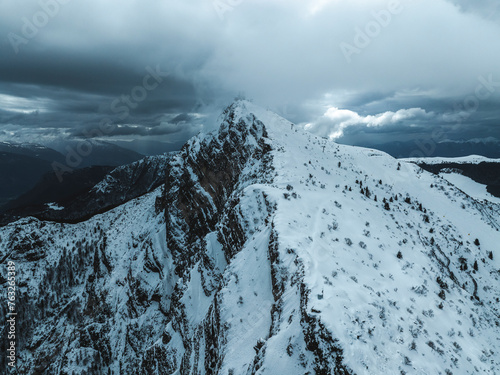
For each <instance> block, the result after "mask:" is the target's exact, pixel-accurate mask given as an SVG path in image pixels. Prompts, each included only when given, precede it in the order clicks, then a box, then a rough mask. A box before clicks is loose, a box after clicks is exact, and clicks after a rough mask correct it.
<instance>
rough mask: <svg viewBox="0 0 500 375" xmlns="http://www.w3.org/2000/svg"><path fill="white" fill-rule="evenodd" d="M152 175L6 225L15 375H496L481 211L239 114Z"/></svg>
mask: <svg viewBox="0 0 500 375" xmlns="http://www.w3.org/2000/svg"><path fill="white" fill-rule="evenodd" d="M145 173H146V172H145ZM164 173H165V176H166V178H165V184H164V186H163V187H161V188H157V189H155V190H154V191H152V192H151V193H149V194H146V195H144V196H141V197H139V198H137V199H134V200H132V201H130V202H128V203H126V204H123V205H120V206H118V207H116V208H114V209H113V210H111V211H109V212H106V213H104V214H102V215H97V216H95V217H93V218H91V219H89V220H87V221H84V222H81V223H78V224H74V225H70V224H57V223H49V222H42V221H38V220H36V219H23V220H21V221H19V222H16V223H13V224H10V225H8V226H6V227H4V228H2V230H1V231H0V260H1V261H2V264H5V262H6V261H8V260H12V261H14V262H15V263H16V267H17V272H18V275H17V308H18V311H19V318H18V319H19V321H18V326H17V329H18V332H17V333H18V335H17V336H18V341H17V345H18V353H19V358H18V363H17V364H18V372H19V373H23V374H64V375H66V374H67V375H70V374H158V375H159V374H182V375H184V374H214V375H215V374H233V375H239V374H244V375H251V374H334V375H339V374H341V375H351V374H385V373H391V374H413V373H415V374H430V373H432V374H446V375H449V374H472V373H477V374H488V373H489V374H494V373H495V372H498V371H500V364H499V360H498V350H500V344H499V337H500V335H499V333H500V329H499V328H498V326H499V325H500V322H499V321H500V319H499V315H498V301H499V298H500V291H499V290H498V288H497V287H496V286H497V285H498V281H499V272H498V270H499V269H500V263H499V259H500V254H497V251H496V249H497V248H496V247H495V246H496V244H498V242H499V241H500V232H497V231H496V229H495V228H496V227H497V226H498V225H499V223H498V221H499V220H498V218H497V217H495V216H494V215H491V214H490V212H495V211H494V209H497V207H496V206H495V205H493V204H489V203H487V202H477V201H474V200H473V199H471V198H470V197H468V196H467V195H465V194H463V193H462V192H461V191H459V190H458V189H456V188H455V187H453V186H451V185H449V184H446V183H445V182H443V181H442V180H440V179H439V178H438V177H436V176H433V175H431V174H430V173H426V172H424V171H422V170H421V169H420V168H418V167H417V166H414V165H411V164H404V165H403V166H398V162H397V161H396V160H395V159H392V158H390V157H389V156H387V155H385V154H383V153H380V152H376V151H373V150H366V149H358V148H353V147H345V146H339V145H336V144H334V143H332V142H328V141H326V140H324V139H318V138H315V137H313V136H311V135H310V134H308V133H306V132H304V131H303V130H301V129H297V127H295V126H294V125H293V124H291V123H289V122H287V121H286V120H284V119H281V118H279V117H278V116H277V115H274V114H272V113H270V112H268V111H265V110H262V109H260V108H258V107H255V106H253V105H252V104H251V103H248V102H237V103H235V104H233V105H232V106H230V107H228V109H227V110H226V111H225V112H224V113H223V115H222V118H221V126H220V128H219V130H218V131H216V132H214V133H212V134H208V135H199V136H197V137H195V138H193V139H192V140H190V141H189V142H188V143H187V144H186V145H185V146H184V148H183V149H182V151H181V152H180V153H178V154H177V155H175V156H174V157H173V158H172V159H171V160H169V161H168V163H167V165H166V168H165V172H164ZM128 175H129V174H127V176H128ZM113 178H114V179H115V180H114V181H113V184H114V185H113V186H117V185H118V181H119V180H120V178H122V177H120V176H118V175H116V176H114V177H113ZM431 185H432V187H430V186H431ZM151 188H154V185H151ZM375 198H377V199H375ZM475 238H478V240H477V242H476V241H474V240H475ZM490 254H491V256H490ZM0 283H1V284H3V285H6V279H5V278H2V279H0ZM0 309H2V310H1V312H2V313H3V314H4V315H5V313H6V305H5V304H2V305H1V306H0ZM3 329H4V331H3V332H2V334H5V328H3ZM4 345H5V341H2V342H1V343H0V346H1V347H0V350H4V349H6V348H5V347H4ZM1 361H3V362H2V363H0V365H2V366H4V367H3V368H6V367H5V366H6V363H5V357H2V359H1Z"/></svg>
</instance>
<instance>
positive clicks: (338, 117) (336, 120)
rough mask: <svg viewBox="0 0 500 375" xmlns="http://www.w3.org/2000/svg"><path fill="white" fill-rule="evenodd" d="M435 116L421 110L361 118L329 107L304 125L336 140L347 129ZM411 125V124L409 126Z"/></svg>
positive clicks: (389, 112)
mask: <svg viewBox="0 0 500 375" xmlns="http://www.w3.org/2000/svg"><path fill="white" fill-rule="evenodd" d="M435 116H436V115H435V114H434V113H433V112H426V111H425V110H424V109H422V108H409V109H400V110H398V111H396V112H392V111H387V112H384V113H379V114H376V115H367V116H362V115H359V114H358V113H357V112H354V111H351V110H348V109H339V108H337V107H330V108H328V109H327V111H326V112H325V113H324V114H323V115H322V116H321V117H320V118H319V119H318V120H316V121H315V122H312V123H308V124H306V125H305V128H306V129H307V130H310V131H311V132H313V133H315V134H318V135H320V136H322V137H328V138H330V139H338V138H340V137H342V136H343V135H344V131H345V129H346V128H348V127H355V126H357V127H368V128H370V127H383V126H389V125H398V124H401V125H403V124H408V122H410V123H411V122H412V121H423V120H429V119H431V118H433V117H435ZM410 125H411V124H410Z"/></svg>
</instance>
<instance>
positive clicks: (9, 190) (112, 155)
mask: <svg viewBox="0 0 500 375" xmlns="http://www.w3.org/2000/svg"><path fill="white" fill-rule="evenodd" d="M77 146H78V142H76V141H72V142H68V143H67V144H66V146H65V147H70V148H72V149H73V150H76V149H77ZM142 158H143V155H141V154H139V153H137V152H135V151H132V150H129V149H126V148H123V147H120V146H118V145H114V144H111V143H107V142H101V141H92V152H91V153H90V154H89V155H88V156H84V157H81V158H80V159H81V160H79V163H78V165H76V166H75V167H72V168H71V169H73V170H75V169H76V170H77V169H82V168H87V167H91V166H107V167H116V166H120V165H124V164H129V163H132V162H134V161H137V160H140V159H142ZM54 162H56V163H59V164H60V165H67V160H66V155H65V154H63V153H61V152H58V151H56V150H54V149H52V148H48V147H45V146H41V145H38V144H30V143H24V144H20V143H9V142H0V176H1V177H2V181H1V182H2V183H0V206H1V205H4V204H6V203H7V202H9V201H10V200H13V199H15V198H17V197H19V196H21V195H22V194H24V193H26V192H27V191H29V190H30V189H32V188H33V187H34V186H35V185H36V184H37V183H38V182H39V181H40V180H41V179H42V177H43V176H44V175H45V174H47V173H50V172H53V170H54V169H53V163H54ZM101 177H102V176H101Z"/></svg>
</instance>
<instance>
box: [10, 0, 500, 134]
mask: <svg viewBox="0 0 500 375" xmlns="http://www.w3.org/2000/svg"><path fill="white" fill-rule="evenodd" d="M221 1H222V2H223V3H224V4H225V5H226V6H224V7H222V8H221V7H220V6H219V8H217V7H216V6H215V5H217V4H219V5H220V1H218V2H215V1H212V0H194V1H190V2H186V1H181V0H171V1H168V2H165V1H159V0H151V1H147V2H136V1H131V0H130V1H129V0H126V1H118V0H110V1H106V2H102V1H98V0H89V1H86V2H77V1H62V0H43V1H41V2H39V1H35V0H29V1H24V2H22V4H21V3H19V2H15V1H3V2H0V36H1V38H0V130H1V131H2V133H0V134H1V136H2V139H7V138H9V139H24V140H29V139H30V137H33V138H35V139H38V140H43V137H48V138H50V137H57V136H61V137H75V136H80V135H82V134H83V132H84V131H85V130H87V131H89V130H91V129H92V128H95V127H96V126H98V124H99V122H100V121H102V119H103V118H109V119H110V121H111V122H113V123H115V124H117V125H119V126H117V127H116V131H115V132H113V134H110V135H109V137H111V138H113V137H115V138H126V139H132V138H134V137H139V138H140V137H146V138H161V139H163V140H167V141H170V140H171V139H175V141H176V142H177V141H179V138H182V137H184V138H185V139H187V138H188V137H190V136H192V135H193V134H195V133H196V132H198V131H199V130H200V127H202V126H204V128H205V129H206V128H210V126H211V125H210V123H211V119H213V118H214V117H215V116H216V114H217V113H218V112H219V111H220V109H221V106H222V104H227V103H228V101H230V100H231V98H233V97H234V96H235V95H236V94H237V93H239V92H244V93H246V95H247V97H249V98H253V99H254V100H255V102H256V103H257V104H261V105H263V106H265V107H268V108H270V109H273V110H275V111H276V112H278V113H280V114H281V115H283V116H284V117H287V118H289V119H291V120H292V121H294V122H297V123H303V124H304V125H306V124H308V125H307V127H308V128H309V129H311V130H312V131H316V132H317V133H318V134H321V135H326V136H332V134H333V135H334V136H333V137H332V138H335V139H342V138H339V137H347V136H349V137H351V138H353V139H354V138H355V137H356V136H357V135H360V136H361V135H362V134H378V135H380V136H382V137H384V136H385V137H395V136H396V135H397V136H409V137H411V136H412V134H417V133H422V132H426V131H428V129H430V128H432V126H439V124H443V126H444V127H445V128H446V129H447V131H449V132H450V137H451V136H455V137H462V136H464V137H465V136H467V137H475V136H476V135H477V134H480V135H481V136H482V135H484V134H486V133H487V132H488V131H489V132H490V133H491V134H493V133H495V134H496V132H497V129H498V124H497V123H496V120H495V119H498V118H500V113H499V111H500V110H499V108H500V105H499V104H500V87H497V86H495V91H494V92H492V93H491V95H490V96H489V97H488V98H485V99H481V100H480V104H479V106H478V108H475V109H474V111H473V113H472V114H470V115H469V116H466V118H465V117H463V118H462V121H461V122H460V123H455V124H454V125H450V124H449V122H447V121H445V119H446V118H447V119H448V120H449V119H450V118H452V119H454V118H456V117H457V116H458V113H460V109H457V108H459V107H460V106H461V105H462V106H463V104H464V101H466V100H467V98H468V97H470V96H471V95H474V93H475V89H476V86H477V84H478V77H488V75H492V77H493V80H494V82H500V64H498V62H499V61H500V27H499V26H498V24H497V23H495V22H492V20H498V19H500V16H499V12H498V2H497V1H496V0H480V1H474V2H471V1H465V0H418V1H410V0H401V1H400V2H399V7H398V8H397V9H398V11H397V12H396V11H395V12H392V13H391V11H389V1H386V0H371V1H361V0H358V1H352V2H349V1H339V0H311V1H308V2H304V1H300V0H290V1H287V2H283V1H278V0H273V1H263V0H246V1H243V2H240V3H238V4H237V5H236V2H230V1H225V0H221ZM43 4H46V5H43ZM47 4H52V8H50V7H49V8H47ZM54 4H55V5H54ZM391 9H392V8H391ZM40 12H42V13H43V12H45V13H46V14H47V17H46V21H47V22H43V23H44V25H40V22H41V21H44V20H43V19H40V18H38V19H37V18H36V17H37V15H38V17H40V14H41V13H40ZM388 12H389V13H388ZM374 22H375V23H378V26H376V27H378V31H377V30H376V31H377V32H376V33H375V34H373V32H372V33H371V34H370V35H371V36H370V35H367V31H366V30H367V27H368V25H372V27H373V25H374ZM37 23H38V26H37ZM372 31H373V29H372ZM26 32H28V34H29V35H27V34H26ZM361 34H363V35H361ZM360 40H361V41H362V42H363V43H362V44H363V45H362V46H361V45H359V43H358V44H356V43H357V42H360ZM345 44H349V45H352V46H353V47H354V48H355V49H356V52H355V53H353V54H352V55H351V56H349V59H346V56H345V51H343V50H342V48H341V46H342V45H345ZM148 67H149V68H148ZM157 67H159V68H158V69H159V70H160V71H161V72H164V74H165V75H164V76H162V82H161V84H159V85H158V86H157V87H155V89H154V90H151V91H147V97H146V98H145V99H144V100H142V101H141V102H140V103H136V102H132V104H126V105H127V107H128V108H127V111H121V112H117V111H116V110H113V108H115V109H116V107H117V105H115V106H114V107H113V103H114V102H115V101H116V100H118V101H119V104H120V106H123V105H125V103H126V100H127V99H126V97H127V96H128V97H131V96H132V91H133V90H134V88H136V87H142V86H143V85H144V83H143V82H144V78H145V76H146V75H148V74H151V73H150V71H149V70H148V69H157ZM167 73H168V75H167ZM138 90H139V89H138ZM135 93H136V94H138V93H140V90H139V91H137V90H136V92H135ZM129 100H130V99H129ZM335 109H337V110H338V111H342V110H346V111H350V112H336V111H335ZM447 114H448V117H446V115H447ZM342 116H347V117H345V118H344V117H342ZM474 129H475V130H474ZM36 134H38V135H39V137H38V138H37V136H36ZM23 137H24V138H23ZM0 140H1V139H0Z"/></svg>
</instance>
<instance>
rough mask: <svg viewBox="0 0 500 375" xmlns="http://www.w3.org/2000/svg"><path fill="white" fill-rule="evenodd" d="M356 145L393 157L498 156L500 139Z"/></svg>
mask: <svg viewBox="0 0 500 375" xmlns="http://www.w3.org/2000/svg"><path fill="white" fill-rule="evenodd" d="M356 146H362V147H369V148H375V149H377V150H381V151H384V152H387V153H388V154H389V155H391V156H393V157H395V158H411V157H460V156H467V155H482V156H486V157H488V158H500V141H498V140H497V139H495V138H486V139H473V140H469V141H451V140H445V141H442V142H432V141H430V140H425V141H424V140H422V141H421V142H419V141H418V140H417V141H405V142H388V143H382V144H375V143H367V142H365V143H360V144H356Z"/></svg>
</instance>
